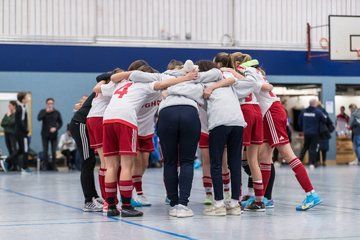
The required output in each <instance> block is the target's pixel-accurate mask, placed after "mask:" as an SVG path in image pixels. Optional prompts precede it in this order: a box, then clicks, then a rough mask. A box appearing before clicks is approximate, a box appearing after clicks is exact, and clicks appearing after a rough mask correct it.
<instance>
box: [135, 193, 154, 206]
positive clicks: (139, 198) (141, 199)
mask: <svg viewBox="0 0 360 240" xmlns="http://www.w3.org/2000/svg"><path fill="white" fill-rule="evenodd" d="M135 201H136V202H138V203H140V205H141V206H143V207H150V206H151V203H150V202H149V200H148V199H147V197H145V195H138V196H137V197H136V198H135Z"/></svg>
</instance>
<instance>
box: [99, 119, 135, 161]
mask: <svg viewBox="0 0 360 240" xmlns="http://www.w3.org/2000/svg"><path fill="white" fill-rule="evenodd" d="M103 130H104V143H103V146H104V147H103V151H104V156H105V157H108V156H115V155H136V142H137V129H135V128H131V127H129V126H127V125H124V124H121V123H117V122H115V123H105V124H104V125H103Z"/></svg>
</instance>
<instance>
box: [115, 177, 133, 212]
mask: <svg viewBox="0 0 360 240" xmlns="http://www.w3.org/2000/svg"><path fill="white" fill-rule="evenodd" d="M133 188H134V186H133V184H132V180H125V181H123V180H120V181H119V191H120V195H121V201H122V206H123V207H130V206H131V203H130V201H131V195H132V190H133Z"/></svg>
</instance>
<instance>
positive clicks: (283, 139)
mask: <svg viewBox="0 0 360 240" xmlns="http://www.w3.org/2000/svg"><path fill="white" fill-rule="evenodd" d="M286 124H287V116H286V112H285V109H284V107H283V106H282V105H281V103H280V102H274V103H273V104H272V105H271V107H270V108H269V110H268V111H267V112H266V113H265V116H264V141H265V142H267V143H268V144H269V145H270V146H271V147H276V146H278V145H284V144H287V143H289V137H288V134H287V131H286Z"/></svg>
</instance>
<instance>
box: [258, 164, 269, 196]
mask: <svg viewBox="0 0 360 240" xmlns="http://www.w3.org/2000/svg"><path fill="white" fill-rule="evenodd" d="M260 170H261V176H262V181H263V190H264V191H266V188H267V185H268V183H269V180H270V175H271V163H260Z"/></svg>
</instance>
